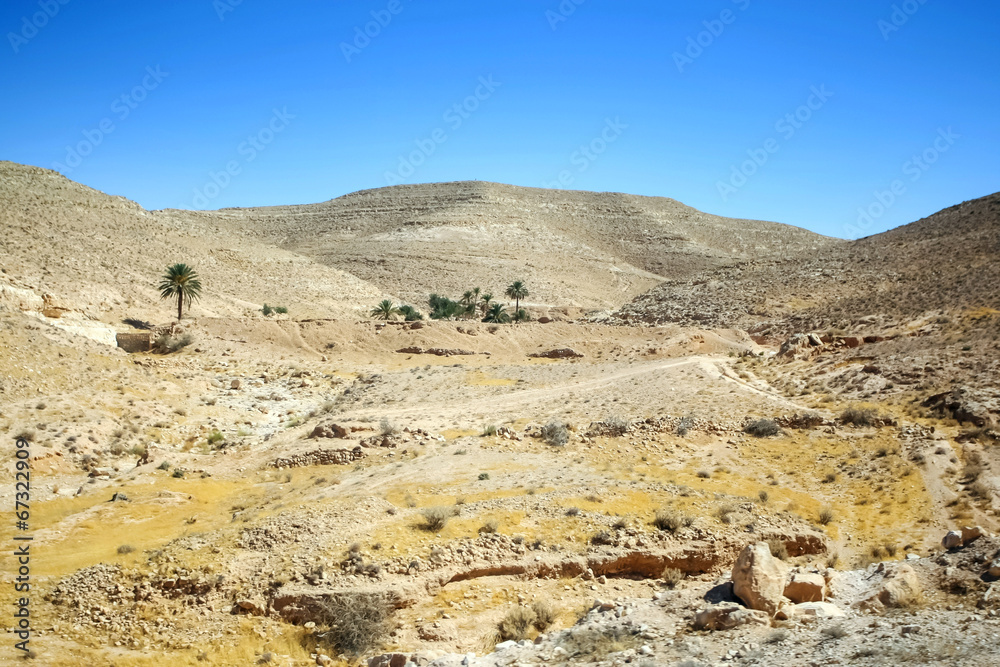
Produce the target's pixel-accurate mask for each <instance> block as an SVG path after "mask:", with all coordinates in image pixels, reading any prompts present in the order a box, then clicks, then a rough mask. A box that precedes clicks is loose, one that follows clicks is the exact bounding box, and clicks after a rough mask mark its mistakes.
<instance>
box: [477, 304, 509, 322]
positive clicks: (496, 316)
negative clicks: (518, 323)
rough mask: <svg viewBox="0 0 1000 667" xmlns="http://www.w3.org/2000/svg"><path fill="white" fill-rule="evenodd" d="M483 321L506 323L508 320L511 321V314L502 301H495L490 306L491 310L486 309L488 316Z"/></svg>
mask: <svg viewBox="0 0 1000 667" xmlns="http://www.w3.org/2000/svg"><path fill="white" fill-rule="evenodd" d="M483 322H492V323H494V324H504V323H506V322H510V315H508V314H507V311H506V310H505V306H504V305H503V304H502V303H494V304H493V305H492V306H490V308H489V310H487V311H486V317H484V318H483Z"/></svg>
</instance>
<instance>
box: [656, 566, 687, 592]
mask: <svg viewBox="0 0 1000 667" xmlns="http://www.w3.org/2000/svg"><path fill="white" fill-rule="evenodd" d="M684 576H685V575H684V571H683V570H678V569H677V568H676V567H670V566H669V565H668V566H667V567H665V568H664V569H663V573H662V574H660V579H662V580H663V585H664V586H666V587H667V588H676V587H677V585H678V584H679V583H681V582H682V581H684Z"/></svg>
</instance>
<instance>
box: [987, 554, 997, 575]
mask: <svg viewBox="0 0 1000 667" xmlns="http://www.w3.org/2000/svg"><path fill="white" fill-rule="evenodd" d="M987 572H988V573H989V575H990V576H991V577H998V578H1000V558H996V559H994V560H993V562H992V563H990V568H989V570H987Z"/></svg>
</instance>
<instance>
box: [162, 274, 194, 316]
mask: <svg viewBox="0 0 1000 667" xmlns="http://www.w3.org/2000/svg"><path fill="white" fill-rule="evenodd" d="M159 290H160V298H161V299H169V298H171V297H177V319H178V320H180V319H181V318H182V317H183V316H184V304H185V303H187V305H188V308H190V307H191V304H192V303H194V301H195V299H197V298H199V297H200V296H201V280H199V279H198V274H197V273H195V272H194V269H192V268H191V267H190V266H188V265H187V264H174V265H173V266H168V267H167V272H166V273H165V274H163V278H162V279H161V280H160V287H159Z"/></svg>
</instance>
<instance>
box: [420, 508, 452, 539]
mask: <svg viewBox="0 0 1000 667" xmlns="http://www.w3.org/2000/svg"><path fill="white" fill-rule="evenodd" d="M421 514H422V515H423V517H424V523H423V526H422V528H423V529H424V530H429V531H432V532H435V533H436V532H438V531H440V530H441V529H443V528H444V527H445V525H447V523H448V519H450V518H451V517H452V510H451V508H450V507H428V508H427V509H425V510H424V511H423V512H421Z"/></svg>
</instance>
